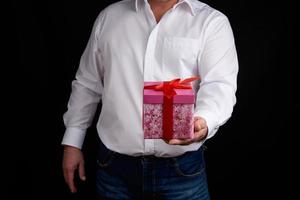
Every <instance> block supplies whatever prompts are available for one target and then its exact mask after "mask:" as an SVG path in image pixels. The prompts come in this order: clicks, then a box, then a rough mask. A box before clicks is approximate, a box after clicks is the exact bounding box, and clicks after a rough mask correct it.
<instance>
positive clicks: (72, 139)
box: [62, 15, 103, 192]
mask: <svg viewBox="0 0 300 200" xmlns="http://www.w3.org/2000/svg"><path fill="white" fill-rule="evenodd" d="M99 20H101V15H100V16H99V17H98V19H97V20H96V22H95V25H94V27H93V30H92V34H91V36H90V39H89V42H88V44H87V46H86V49H85V51H84V53H83V55H82V57H81V59H80V65H79V68H78V71H77V73H76V79H75V80H74V81H73V82H72V92H71V96H70V99H69V102H68V110H67V112H66V113H65V114H64V116H63V120H64V124H65V126H66V131H65V134H64V137H63V140H62V144H63V146H64V154H63V165H62V168H63V173H64V178H65V181H66V183H67V184H68V186H69V188H70V190H71V192H76V191H77V189H76V187H75V184H74V173H75V171H76V170H78V172H79V177H80V179H81V180H85V172H84V158H83V154H82V152H81V147H82V144H83V141H84V137H85V134H86V130H87V128H88V127H89V126H90V125H91V123H92V121H93V117H94V114H95V112H96V109H97V106H98V103H99V101H100V99H101V95H102V91H103V83H102V77H103V66H101V63H102V62H101V52H100V50H99V48H98V35H99V34H98V31H99V28H98V25H99V24H100V23H99Z"/></svg>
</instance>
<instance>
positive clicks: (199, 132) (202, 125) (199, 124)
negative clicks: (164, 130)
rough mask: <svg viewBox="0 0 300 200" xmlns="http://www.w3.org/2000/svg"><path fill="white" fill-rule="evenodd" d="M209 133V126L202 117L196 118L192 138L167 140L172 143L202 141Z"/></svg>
mask: <svg viewBox="0 0 300 200" xmlns="http://www.w3.org/2000/svg"><path fill="white" fill-rule="evenodd" d="M207 134H208V128H207V125H206V121H205V120H204V119H203V118H201V117H195V118H194V137H193V138H192V139H171V140H170V141H166V142H167V144H170V145H189V144H192V143H195V142H200V141H202V140H203V139H204V138H206V136H207Z"/></svg>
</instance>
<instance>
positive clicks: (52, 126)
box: [2, 0, 300, 200]
mask: <svg viewBox="0 0 300 200" xmlns="http://www.w3.org/2000/svg"><path fill="white" fill-rule="evenodd" d="M112 2H115V1H99V0H98V1H96V0H87V1H71V0H60V1H50V0H43V1H33V0H26V1H16V0H12V1H10V4H9V7H8V12H6V14H5V17H4V21H6V23H5V25H6V26H7V27H6V28H5V29H4V31H3V32H5V33H7V35H6V36H5V37H4V38H3V39H4V40H5V41H4V42H5V43H6V44H8V45H7V46H5V50H6V51H5V54H4V55H5V56H4V60H3V63H6V64H5V65H4V64H3V65H2V67H3V69H8V72H4V71H5V70H2V72H3V75H2V80H5V85H3V86H4V87H2V88H3V91H5V93H4V94H5V95H4V96H3V99H4V100H6V101H7V104H4V108H3V110H5V109H6V108H8V112H7V115H6V116H7V117H6V118H5V119H6V120H7V123H6V121H5V123H4V124H3V130H6V131H3V135H5V136H8V138H7V139H6V137H3V140H2V141H3V142H2V143H3V147H4V146H5V148H4V151H3V153H4V154H5V155H6V156H5V162H3V165H4V166H5V167H6V169H5V170H4V171H3V175H8V176H5V177H7V179H2V180H3V182H4V185H6V186H8V187H7V189H5V192H4V193H3V194H4V196H5V199H17V198H26V199H41V200H43V199H62V200H64V199H93V198H92V196H93V194H94V191H93V189H92V187H93V181H94V179H93V172H94V170H95V165H94V158H95V147H96V144H97V136H96V131H95V123H94V125H93V126H92V127H91V128H90V129H89V130H88V135H87V137H86V142H85V145H84V147H83V151H84V154H85V156H86V168H87V171H88V172H87V178H88V180H87V182H86V183H79V190H80V192H79V193H78V194H77V195H70V194H69V192H68V189H67V187H66V185H65V183H64V180H63V177H62V172H61V159H62V148H61V146H60V142H61V139H62V136H63V133H64V126H63V121H62V115H63V113H64V112H65V111H66V105H67V101H68V98H69V94H70V89H71V88H70V86H71V81H72V79H73V78H74V75H75V72H76V69H77V67H78V62H79V59H80V56H81V54H82V52H83V50H84V48H85V45H86V43H87V40H88V38H89V35H90V31H91V28H92V25H93V23H94V20H95V18H96V17H97V15H98V14H99V12H100V11H101V10H102V9H103V8H104V7H106V6H107V5H109V4H110V3H112ZM203 2H206V3H208V4H209V5H211V6H212V7H215V8H216V9H218V10H220V11H222V12H223V13H225V14H226V15H227V16H228V18H229V20H230V22H231V25H232V28H233V31H234V35H235V39H236V47H237V51H238V57H239V63H240V70H239V76H238V91H237V104H236V106H235V109H234V112H233V116H232V118H231V119H230V120H229V121H228V122H227V124H225V125H224V126H222V127H221V128H220V130H219V132H218V133H217V135H216V136H215V137H214V138H212V139H210V140H209V141H208V142H207V147H208V149H207V151H206V159H207V173H208V181H209V187H210V190H211V196H212V200H227V199H228V200H235V199H237V200H243V199H297V195H298V194H296V191H297V190H296V189H297V187H296V186H297V183H294V184H293V183H292V181H297V178H296V173H295V169H296V166H295V165H296V164H295V162H296V161H297V160H298V159H297V156H295V155H296V154H295V152H296V150H297V145H296V144H297V141H295V139H294V137H295V135H297V134H299V130H297V129H296V128H297V126H298V124H299V122H298V121H299V116H298V113H299V110H300V109H299V108H300V106H299V91H300V90H299V88H297V84H296V83H297V80H296V77H297V74H296V68H297V67H298V64H297V62H296V61H297V56H298V54H297V52H296V47H297V41H296V21H297V20H296V5H295V3H293V2H289V1H285V2H281V3H275V2H268V1H258V0H255V1H245V0H240V1H234V0H227V1H224V0H207V1H203ZM4 9H6V7H4ZM6 61H7V62H6ZM6 85H7V86H10V87H6ZM6 88H8V89H7V90H6ZM4 138H5V139H4ZM292 138H293V139H292ZM293 141H294V142H296V143H294V142H293ZM6 145H7V147H6ZM5 188H6V187H5ZM298 198H299V195H298Z"/></svg>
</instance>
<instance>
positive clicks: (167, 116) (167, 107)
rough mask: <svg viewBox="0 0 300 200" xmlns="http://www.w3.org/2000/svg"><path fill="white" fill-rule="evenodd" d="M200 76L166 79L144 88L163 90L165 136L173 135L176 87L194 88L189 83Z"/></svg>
mask: <svg viewBox="0 0 300 200" xmlns="http://www.w3.org/2000/svg"><path fill="white" fill-rule="evenodd" d="M199 79H200V78H199V77H198V76H194V77H190V78H186V79H183V80H181V79H180V78H177V79H173V80H171V81H164V82H162V83H160V84H155V85H146V86H144V89H152V90H157V91H163V94H164V100H163V138H164V139H166V140H171V139H172V138H173V137H172V136H173V101H174V96H175V95H176V94H177V93H176V91H175V89H192V86H191V85H190V84H188V83H190V82H192V81H195V80H199Z"/></svg>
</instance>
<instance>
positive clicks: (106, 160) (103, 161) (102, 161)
mask: <svg viewBox="0 0 300 200" xmlns="http://www.w3.org/2000/svg"><path fill="white" fill-rule="evenodd" d="M115 155H116V152H113V151H110V150H108V151H107V152H106V153H101V154H100V156H99V157H98V159H97V164H98V166H99V167H100V168H106V167H108V166H109V165H110V164H111V163H112V162H113V160H114V158H115Z"/></svg>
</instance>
